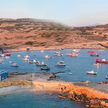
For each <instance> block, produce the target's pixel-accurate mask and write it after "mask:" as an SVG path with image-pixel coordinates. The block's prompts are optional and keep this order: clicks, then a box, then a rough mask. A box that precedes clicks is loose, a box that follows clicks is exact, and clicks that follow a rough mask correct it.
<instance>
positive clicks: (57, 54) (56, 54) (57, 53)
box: [54, 52, 63, 56]
mask: <svg viewBox="0 0 108 108" xmlns="http://www.w3.org/2000/svg"><path fill="white" fill-rule="evenodd" d="M54 55H55V56H63V54H62V53H60V52H55V53H54Z"/></svg>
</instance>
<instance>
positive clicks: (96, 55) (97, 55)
mask: <svg viewBox="0 0 108 108" xmlns="http://www.w3.org/2000/svg"><path fill="white" fill-rule="evenodd" d="M90 56H95V57H99V54H90Z"/></svg>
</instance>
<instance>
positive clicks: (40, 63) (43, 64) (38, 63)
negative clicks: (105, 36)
mask: <svg viewBox="0 0 108 108" xmlns="http://www.w3.org/2000/svg"><path fill="white" fill-rule="evenodd" d="M36 65H37V66H47V64H45V63H44V62H43V61H42V62H39V61H38V62H37V63H36Z"/></svg>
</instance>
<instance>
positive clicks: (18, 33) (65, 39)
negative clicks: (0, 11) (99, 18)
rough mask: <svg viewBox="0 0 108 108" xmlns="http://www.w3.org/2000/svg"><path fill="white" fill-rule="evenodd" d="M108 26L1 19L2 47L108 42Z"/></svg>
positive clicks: (0, 38)
mask: <svg viewBox="0 0 108 108" xmlns="http://www.w3.org/2000/svg"><path fill="white" fill-rule="evenodd" d="M107 30H108V25H103V26H94V27H79V28H78V27H76V28H71V27H67V26H64V25H61V24H58V23H53V22H48V21H43V20H37V19H29V18H25V19H0V45H1V46H5V47H10V48H20V47H23V48H27V47H28V46H32V47H41V46H42V47H46V48H47V47H49V46H59V45H64V44H70V43H71V44H73V43H83V42H91V41H94V40H95V41H104V40H108V31H107Z"/></svg>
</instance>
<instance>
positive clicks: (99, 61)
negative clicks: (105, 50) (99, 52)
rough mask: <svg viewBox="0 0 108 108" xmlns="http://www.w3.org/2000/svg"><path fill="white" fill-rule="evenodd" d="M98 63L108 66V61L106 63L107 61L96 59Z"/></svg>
mask: <svg viewBox="0 0 108 108" xmlns="http://www.w3.org/2000/svg"><path fill="white" fill-rule="evenodd" d="M96 63H104V64H108V61H106V60H105V59H102V60H98V59H96Z"/></svg>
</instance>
